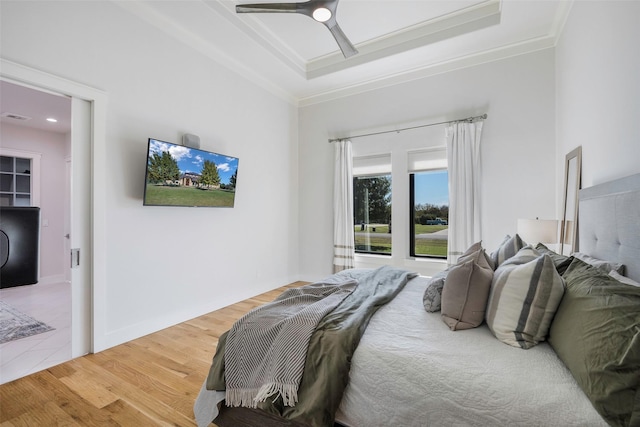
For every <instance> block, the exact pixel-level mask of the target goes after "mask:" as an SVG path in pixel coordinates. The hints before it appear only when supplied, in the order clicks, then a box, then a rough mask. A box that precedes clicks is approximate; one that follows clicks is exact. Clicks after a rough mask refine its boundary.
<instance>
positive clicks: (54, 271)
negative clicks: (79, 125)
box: [0, 123, 68, 284]
mask: <svg viewBox="0 0 640 427" xmlns="http://www.w3.org/2000/svg"><path fill="white" fill-rule="evenodd" d="M0 141H1V146H2V148H10V149H14V150H22V151H28V152H32V153H39V154H41V158H40V183H39V186H40V205H39V206H40V223H41V225H42V227H41V228H40V271H39V278H38V283H40V284H46V283H52V282H59V281H62V280H63V279H64V273H65V260H66V259H67V257H65V254H64V237H63V236H64V202H65V200H64V185H65V154H66V153H67V150H68V147H67V146H68V140H67V136H66V135H64V134H59V133H53V132H45V131H42V130H37V129H30V128H26V127H23V126H16V125H12V124H8V123H3V124H2V126H0ZM44 224H48V225H47V226H44Z"/></svg>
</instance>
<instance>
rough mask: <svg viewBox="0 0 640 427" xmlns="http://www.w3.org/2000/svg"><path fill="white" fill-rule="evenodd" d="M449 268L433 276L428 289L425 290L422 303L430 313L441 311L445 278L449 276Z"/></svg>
mask: <svg viewBox="0 0 640 427" xmlns="http://www.w3.org/2000/svg"><path fill="white" fill-rule="evenodd" d="M447 271H448V270H445V271H442V272H440V273H438V274H437V275H435V276H433V277H432V278H431V280H429V283H428V284H427V289H425V291H424V296H423V297H422V304H423V305H424V309H425V310H427V312H429V313H435V312H436V311H440V305H441V301H442V288H443V287H444V279H445V278H446V277H447V275H446V273H447Z"/></svg>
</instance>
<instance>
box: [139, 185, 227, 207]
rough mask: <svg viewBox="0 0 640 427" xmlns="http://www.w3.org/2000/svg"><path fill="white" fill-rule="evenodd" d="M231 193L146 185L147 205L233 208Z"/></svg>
mask: <svg viewBox="0 0 640 427" xmlns="http://www.w3.org/2000/svg"><path fill="white" fill-rule="evenodd" d="M234 194H235V193H234V192H233V191H223V190H200V189H197V188H194V187H169V186H162V185H154V184H149V183H147V189H146V195H145V200H146V204H147V205H171V206H222V207H233V196H234Z"/></svg>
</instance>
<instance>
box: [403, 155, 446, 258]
mask: <svg viewBox="0 0 640 427" xmlns="http://www.w3.org/2000/svg"><path fill="white" fill-rule="evenodd" d="M446 167H447V160H446V150H445V149H444V148H438V149H432V150H425V151H418V152H412V153H409V205H410V206H409V211H410V220H409V234H410V236H409V245H410V249H409V253H410V255H411V256H412V257H431V258H446V257H447V247H448V229H449V174H448V171H447V169H446Z"/></svg>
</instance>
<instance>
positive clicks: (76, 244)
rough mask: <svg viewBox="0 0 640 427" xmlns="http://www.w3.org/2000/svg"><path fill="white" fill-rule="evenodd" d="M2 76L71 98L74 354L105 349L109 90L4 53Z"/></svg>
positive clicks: (1, 63) (11, 80)
mask: <svg viewBox="0 0 640 427" xmlns="http://www.w3.org/2000/svg"><path fill="white" fill-rule="evenodd" d="M0 78H1V79H2V80H3V81H9V82H12V83H15V84H19V85H24V86H27V87H31V88H35V89H38V90H41V91H44V92H50V93H54V94H58V95H65V96H67V97H69V98H70V99H71V104H72V105H71V110H72V114H71V129H72V131H71V133H70V135H71V136H70V140H71V156H70V157H71V159H74V161H72V162H71V167H70V181H71V188H72V191H71V207H70V210H69V215H70V222H71V230H72V233H70V246H71V247H72V248H77V249H79V250H80V253H81V260H82V262H81V263H80V265H79V266H78V267H77V268H74V269H72V270H71V282H72V287H71V305H72V344H71V354H72V358H74V357H78V356H81V355H83V354H86V353H89V352H96V351H100V350H102V349H105V348H106V347H107V344H106V336H105V335H106V334H105V332H104V331H105V330H106V327H105V325H106V315H105V311H106V310H105V301H104V298H100V297H99V296H101V295H104V293H105V283H106V266H105V262H104V259H105V253H104V246H105V245H104V244H105V241H106V227H105V221H106V217H105V204H106V203H105V196H104V191H102V190H103V188H104V184H105V182H106V166H105V164H104V158H105V156H104V152H105V147H106V142H105V139H106V138H105V134H106V131H105V129H106V94H105V93H104V92H102V91H100V90H97V89H94V88H91V87H88V86H85V85H82V84H79V83H75V82H73V81H70V80H67V79H63V78H59V77H57V76H55V75H52V74H48V73H44V72H41V71H39V70H35V69H32V68H29V67H25V66H22V65H20V64H16V63H13V62H11V61H7V60H4V59H0ZM62 167H63V168H64V165H63V166H62ZM96 189H98V191H97V190H96ZM96 212H98V214H96ZM69 258H70V256H69Z"/></svg>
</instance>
